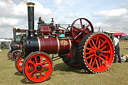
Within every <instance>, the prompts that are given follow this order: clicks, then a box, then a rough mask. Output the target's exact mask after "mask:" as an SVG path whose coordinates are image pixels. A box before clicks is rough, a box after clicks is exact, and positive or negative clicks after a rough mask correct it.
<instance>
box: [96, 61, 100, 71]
mask: <svg viewBox="0 0 128 85" xmlns="http://www.w3.org/2000/svg"><path fill="white" fill-rule="evenodd" d="M96 65H97V69H100V67H99V64H98V61H97V59H96Z"/></svg>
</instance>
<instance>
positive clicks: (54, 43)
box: [38, 37, 71, 54]
mask: <svg viewBox="0 0 128 85" xmlns="http://www.w3.org/2000/svg"><path fill="white" fill-rule="evenodd" d="M38 43H39V51H43V52H46V53H49V54H52V53H61V54H62V53H67V52H69V50H70V49H71V41H70V40H69V39H58V38H55V37H51V38H43V37H38Z"/></svg>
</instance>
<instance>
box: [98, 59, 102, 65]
mask: <svg viewBox="0 0 128 85" xmlns="http://www.w3.org/2000/svg"><path fill="white" fill-rule="evenodd" d="M98 60H99V64H100V67H101V59H100V57H98Z"/></svg>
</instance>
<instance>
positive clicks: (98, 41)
mask: <svg viewBox="0 0 128 85" xmlns="http://www.w3.org/2000/svg"><path fill="white" fill-rule="evenodd" d="M98 40H99V37H97V38H96V45H97V44H98V42H99V41H100V40H99V41H98ZM98 46H99V44H98Z"/></svg>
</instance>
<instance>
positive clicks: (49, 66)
mask: <svg viewBox="0 0 128 85" xmlns="http://www.w3.org/2000/svg"><path fill="white" fill-rule="evenodd" d="M43 68H49V69H50V68H51V67H50V65H48V66H44V67H43Z"/></svg>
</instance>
